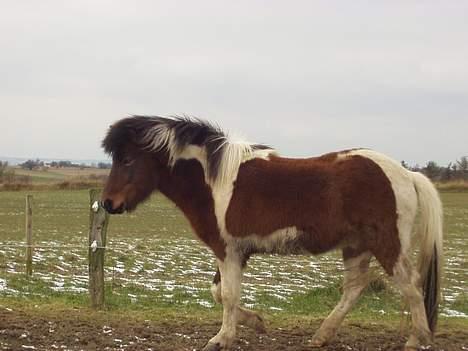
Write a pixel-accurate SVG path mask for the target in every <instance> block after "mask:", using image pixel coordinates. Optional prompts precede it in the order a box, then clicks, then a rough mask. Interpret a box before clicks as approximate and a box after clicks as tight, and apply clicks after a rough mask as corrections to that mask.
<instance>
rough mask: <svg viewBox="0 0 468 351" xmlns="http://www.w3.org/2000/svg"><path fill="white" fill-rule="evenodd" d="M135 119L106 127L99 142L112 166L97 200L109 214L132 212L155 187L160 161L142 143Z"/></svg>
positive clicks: (156, 155)
mask: <svg viewBox="0 0 468 351" xmlns="http://www.w3.org/2000/svg"><path fill="white" fill-rule="evenodd" d="M135 122H138V120H135V119H130V118H128V119H123V120H121V121H119V122H117V123H116V124H115V125H113V126H111V127H110V128H109V131H108V133H107V135H106V137H105V139H104V140H103V142H102V145H103V147H104V149H105V151H106V152H107V153H109V154H110V155H112V169H111V171H110V174H109V177H108V179H107V182H106V185H105V187H104V191H103V193H102V197H101V201H102V205H103V207H104V208H105V209H106V211H107V212H109V213H111V214H115V213H123V212H124V211H133V210H134V209H135V208H136V207H137V205H138V204H140V203H141V202H143V201H144V200H145V199H147V198H148V197H149V196H150V195H151V193H152V192H153V191H154V190H155V189H157V187H158V183H159V175H160V172H161V170H162V168H163V162H161V157H160V155H158V153H155V152H150V151H148V150H146V149H145V147H144V146H142V145H143V144H142V134H141V131H140V129H139V128H138V127H139V126H140V125H139V124H138V123H135Z"/></svg>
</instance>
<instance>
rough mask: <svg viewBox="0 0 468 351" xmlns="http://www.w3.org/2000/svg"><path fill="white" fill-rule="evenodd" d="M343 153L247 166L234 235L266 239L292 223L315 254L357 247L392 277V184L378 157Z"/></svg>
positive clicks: (238, 185) (235, 204) (229, 217)
mask: <svg viewBox="0 0 468 351" xmlns="http://www.w3.org/2000/svg"><path fill="white" fill-rule="evenodd" d="M338 155H339V154H337V153H331V154H326V155H324V156H321V157H316V158H308V159H288V158H281V157H271V158H270V160H263V159H253V160H250V161H247V162H245V163H244V164H242V165H241V167H240V168H239V173H238V176H237V180H236V182H235V183H234V190H233V195H232V199H231V202H230V204H229V207H228V210H227V213H226V227H227V230H228V231H229V233H230V234H231V235H233V236H235V237H246V236H249V235H252V234H256V235H259V236H263V237H265V238H266V237H267V236H268V235H269V234H271V233H272V232H274V231H276V230H279V229H283V228H288V227H293V226H294V227H296V228H297V230H298V232H299V234H298V237H297V240H298V242H299V244H300V245H301V247H302V248H303V249H305V250H307V251H309V252H311V253H313V254H318V253H323V252H326V251H329V250H331V249H333V248H335V247H337V246H339V245H343V244H346V246H349V245H351V246H353V245H354V246H356V247H359V248H360V250H369V251H371V252H372V253H373V254H374V255H375V256H376V258H377V259H378V260H379V262H380V263H381V264H382V266H383V267H384V269H385V270H386V271H387V273H389V274H392V273H393V265H394V263H395V262H396V260H397V257H398V255H399V253H400V241H399V237H398V229H397V213H396V200H395V195H394V193H393V190H392V186H391V184H390V181H389V179H388V178H387V176H386V175H385V173H384V172H383V171H382V169H381V168H380V167H379V166H378V165H377V164H376V163H374V162H373V161H372V160H370V159H368V158H365V157H361V156H351V157H347V158H344V159H342V160H339V159H338Z"/></svg>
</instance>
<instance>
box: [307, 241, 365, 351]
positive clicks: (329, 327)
mask: <svg viewBox="0 0 468 351" xmlns="http://www.w3.org/2000/svg"><path fill="white" fill-rule="evenodd" d="M370 258H371V254H370V252H360V253H358V254H357V253H356V252H355V251H354V250H351V249H344V250H343V260H344V267H345V272H344V283H343V295H342V296H341V300H340V302H338V304H337V305H336V307H335V308H334V309H333V311H332V312H331V313H330V315H329V316H328V317H327V318H326V319H325V320H324V321H323V323H322V325H321V326H320V328H319V329H318V330H317V332H316V333H315V335H314V336H313V337H312V341H311V344H312V346H314V347H321V346H323V345H325V344H327V343H328V342H329V341H330V340H331V339H332V338H333V337H334V336H335V334H336V331H337V330H338V328H339V326H340V324H341V322H343V319H344V318H345V316H346V314H347V313H348V312H349V310H350V309H351V308H352V307H353V306H354V304H355V303H356V301H357V299H358V298H359V296H360V295H361V292H362V290H363V289H364V288H365V287H366V286H367V284H368V274H367V273H368V270H369V262H370Z"/></svg>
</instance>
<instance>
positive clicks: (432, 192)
mask: <svg viewBox="0 0 468 351" xmlns="http://www.w3.org/2000/svg"><path fill="white" fill-rule="evenodd" d="M412 174H413V180H414V185H415V188H416V191H417V193H418V199H419V208H420V211H421V218H420V226H419V234H420V236H419V238H420V253H419V265H418V269H419V274H420V277H421V283H422V288H423V294H424V307H425V309H426V316H427V322H428V324H429V329H430V330H431V332H432V334H434V331H435V328H436V325H437V313H438V305H439V301H440V299H441V294H440V280H441V273H442V253H443V251H442V250H443V247H442V215H443V213H442V203H441V201H440V198H439V194H438V192H437V190H436V188H435V186H434V184H432V182H431V181H430V180H429V179H428V178H427V177H426V176H424V175H423V174H421V173H417V172H414V173H412Z"/></svg>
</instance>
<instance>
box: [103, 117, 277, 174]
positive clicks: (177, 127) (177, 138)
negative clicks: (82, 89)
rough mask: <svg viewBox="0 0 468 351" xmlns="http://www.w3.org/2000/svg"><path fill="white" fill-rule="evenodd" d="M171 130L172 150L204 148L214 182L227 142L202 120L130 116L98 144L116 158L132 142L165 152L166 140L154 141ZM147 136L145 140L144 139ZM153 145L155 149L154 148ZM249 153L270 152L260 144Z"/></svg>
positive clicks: (223, 134) (113, 126) (116, 125)
mask: <svg viewBox="0 0 468 351" xmlns="http://www.w3.org/2000/svg"><path fill="white" fill-rule="evenodd" d="M163 130H165V131H168V130H170V131H172V134H173V136H174V138H173V142H174V144H175V145H174V146H173V147H175V149H176V151H178V152H180V151H182V150H183V149H184V148H185V147H186V146H188V145H198V146H204V147H205V150H206V155H207V164H208V170H207V172H208V177H209V178H210V179H212V180H214V179H216V177H217V175H218V173H219V168H220V165H221V160H222V157H223V155H224V151H225V147H226V144H227V143H228V139H227V136H226V134H225V133H224V132H223V131H222V130H221V129H220V128H219V127H218V126H217V125H213V124H211V123H209V122H207V121H205V120H202V119H199V118H192V117H173V118H166V117H158V116H132V117H128V118H124V119H121V120H120V121H118V122H117V123H115V124H114V125H112V126H111V127H110V128H109V131H108V133H107V135H106V137H105V138H104V140H103V142H102V147H103V148H104V150H105V152H106V153H108V154H110V155H112V156H113V157H116V158H117V159H119V158H120V157H121V153H122V148H123V147H124V146H125V145H126V144H127V143H129V142H133V143H134V144H135V145H137V146H138V147H139V148H140V149H141V150H144V151H159V150H165V151H166V152H168V145H167V142H168V140H167V139H164V138H162V139H161V140H165V143H163V144H157V145H154V144H153V142H154V140H155V138H158V137H159V138H160V137H161V135H160V134H161V133H162V131H163ZM148 136H149V138H148ZM155 146H156V147H155ZM252 149H253V150H260V149H271V148H270V147H268V146H265V145H261V144H254V145H252Z"/></svg>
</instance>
